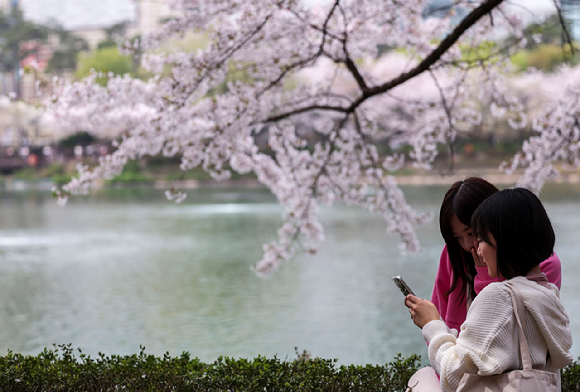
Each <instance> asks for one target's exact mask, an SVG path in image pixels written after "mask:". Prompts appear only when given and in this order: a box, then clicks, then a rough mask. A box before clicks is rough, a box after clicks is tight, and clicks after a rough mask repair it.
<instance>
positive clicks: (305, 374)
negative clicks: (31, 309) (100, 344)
mask: <svg viewBox="0 0 580 392" xmlns="http://www.w3.org/2000/svg"><path fill="white" fill-rule="evenodd" d="M75 351H77V350H73V349H72V348H71V346H70V345H60V346H55V349H54V350H48V349H44V351H43V352H41V353H40V354H39V355H38V356H29V355H26V356H25V355H22V354H16V353H13V352H12V351H8V354H7V355H6V356H4V357H0V390H2V391H15V392H20V391H22V392H25V391H26V392H27V391H49V392H57V391H87V392H92V391H95V392H96V391H99V392H104V391H151V392H153V391H155V392H157V391H196V392H197V391H204V392H205V391H212V392H213V391H223V392H226V391H230V392H237V391H276V392H290V391H330V392H346V391H349V392H355V391H384V392H403V391H405V389H406V385H407V382H408V380H409V378H410V377H411V375H412V374H413V373H414V372H415V371H417V369H418V367H419V365H420V362H421V360H420V357H419V356H417V355H411V356H410V357H408V358H403V357H402V356H401V355H400V354H399V355H397V356H396V357H395V358H394V360H393V362H390V363H387V364H385V365H384V366H381V365H365V366H359V365H349V366H344V365H342V366H337V365H336V360H329V359H321V358H310V356H309V355H308V353H306V352H304V353H303V354H298V353H297V354H298V357H297V358H296V359H295V360H293V361H281V360H280V359H278V358H276V357H274V358H265V357H262V356H258V357H257V358H255V359H243V358H240V359H233V358H228V357H220V358H218V359H217V360H216V361H215V362H214V363H211V364H206V363H203V362H201V361H200V360H199V359H197V358H191V357H190V355H189V354H188V353H186V352H184V353H183V354H181V356H179V357H171V356H169V353H166V354H165V355H163V357H156V356H154V355H149V354H145V348H144V347H141V352H140V353H139V354H133V355H128V356H119V355H112V356H110V357H108V356H105V355H104V354H101V353H99V355H98V357H97V358H95V359H93V358H91V357H90V356H88V355H85V354H83V353H82V352H81V351H80V349H78V357H75ZM562 391H563V392H573V391H580V364H579V363H578V361H576V362H574V363H573V364H572V365H570V366H568V367H567V368H565V369H563V371H562Z"/></svg>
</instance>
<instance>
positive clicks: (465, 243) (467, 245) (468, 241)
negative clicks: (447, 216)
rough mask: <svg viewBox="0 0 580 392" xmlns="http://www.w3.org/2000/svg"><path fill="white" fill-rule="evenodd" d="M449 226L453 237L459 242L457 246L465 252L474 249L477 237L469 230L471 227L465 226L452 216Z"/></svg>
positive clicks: (455, 216)
mask: <svg viewBox="0 0 580 392" xmlns="http://www.w3.org/2000/svg"><path fill="white" fill-rule="evenodd" d="M449 223H450V225H451V232H452V233H453V237H454V238H455V239H456V240H457V242H459V245H460V246H461V247H462V248H463V249H464V250H465V251H467V252H471V249H473V247H474V243H475V241H477V236H476V235H475V234H474V233H473V230H471V227H469V226H465V225H464V224H463V223H461V221H460V220H459V218H458V217H457V215H453V218H451V221H450V222H449Z"/></svg>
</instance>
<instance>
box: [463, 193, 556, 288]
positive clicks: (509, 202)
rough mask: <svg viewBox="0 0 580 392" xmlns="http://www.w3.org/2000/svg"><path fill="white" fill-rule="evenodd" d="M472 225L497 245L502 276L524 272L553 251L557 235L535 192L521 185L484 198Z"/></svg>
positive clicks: (478, 233)
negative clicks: (491, 238) (492, 239)
mask: <svg viewBox="0 0 580 392" xmlns="http://www.w3.org/2000/svg"><path fill="white" fill-rule="evenodd" d="M471 227H473V229H474V230H475V232H476V233H477V235H478V236H479V238H481V239H482V240H483V241H485V242H486V243H488V244H491V241H490V236H489V234H491V235H492V236H493V238H494V240H495V243H496V249H497V271H498V273H499V274H500V275H501V276H502V277H504V278H505V279H511V278H514V277H516V276H525V275H527V274H528V272H530V271H531V270H532V269H533V268H534V267H535V266H537V265H539V264H540V263H541V262H542V261H544V260H546V259H547V258H548V257H550V256H551V255H552V253H554V243H555V241H556V236H555V235H554V229H553V228H552V223H551V222H550V218H549V217H548V214H547V213H546V210H545V209H544V206H543V205H542V202H541V201H540V199H538V197H537V196H536V195H534V194H533V193H532V192H530V191H529V190H527V189H524V188H510V189H504V190H502V191H500V192H498V193H496V194H495V195H493V196H490V197H489V198H488V199H487V200H485V201H484V202H483V203H482V204H481V205H480V206H479V207H478V208H477V210H476V211H475V213H474V214H473V218H472V225H471Z"/></svg>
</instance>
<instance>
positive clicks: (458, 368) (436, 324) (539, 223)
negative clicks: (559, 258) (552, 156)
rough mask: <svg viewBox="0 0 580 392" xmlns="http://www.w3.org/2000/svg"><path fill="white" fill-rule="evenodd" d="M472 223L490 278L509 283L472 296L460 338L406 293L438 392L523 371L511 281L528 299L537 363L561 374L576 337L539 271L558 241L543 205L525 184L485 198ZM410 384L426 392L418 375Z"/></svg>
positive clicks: (527, 333)
mask: <svg viewBox="0 0 580 392" xmlns="http://www.w3.org/2000/svg"><path fill="white" fill-rule="evenodd" d="M471 223H472V224H471V227H473V228H474V229H475V231H476V233H477V235H478V237H479V239H478V242H479V245H478V249H477V253H478V255H479V256H480V257H481V258H482V259H483V261H484V262H485V263H486V265H487V269H488V272H489V275H490V276H491V277H500V278H501V280H504V281H502V282H498V283H492V284H490V285H489V286H487V287H486V288H485V289H483V290H482V291H481V292H480V293H479V295H478V296H477V297H476V298H475V299H474V301H473V303H472V304H471V306H470V308H469V310H468V313H467V319H466V320H465V323H464V324H463V325H462V326H461V329H460V332H459V336H456V335H455V334H454V333H453V332H452V331H451V330H450V329H449V328H448V327H447V326H446V325H445V323H444V322H443V321H441V319H440V316H439V313H438V311H437V308H436V307H435V305H433V303H431V302H430V301H427V300H423V299H420V298H417V297H415V296H413V295H408V296H407V297H406V298H405V305H406V306H407V307H408V308H409V311H410V313H411V317H412V319H413V322H414V323H415V324H416V325H417V326H418V327H419V328H421V329H422V332H423V337H424V338H425V340H426V341H427V342H428V343H429V360H430V361H431V366H432V367H433V369H434V370H435V371H436V372H437V374H439V375H440V388H441V390H442V391H445V392H447V391H455V390H456V389H457V387H458V385H459V382H460V381H461V379H462V377H463V375H464V374H478V375H480V376H488V375H490V376H491V375H494V374H501V373H504V372H506V371H509V370H515V369H521V366H522V365H521V359H520V349H519V340H518V333H517V330H518V327H517V322H516V319H515V315H514V311H513V306H512V301H511V295H510V290H509V288H508V287H507V285H506V281H508V280H509V282H510V283H511V284H513V285H515V286H516V287H517V288H518V289H519V290H520V291H521V293H522V297H523V299H524V304H525V308H526V312H525V315H526V322H527V323H526V324H527V328H526V331H525V337H526V339H527V342H528V345H529V349H530V354H531V358H532V365H533V368H534V369H542V370H548V371H552V372H554V373H559V369H561V368H563V367H565V366H567V365H569V364H570V363H572V361H573V357H572V355H571V354H570V347H571V346H572V334H571V332H570V328H569V318H568V315H567V314H566V311H565V310H564V307H563V306H562V303H561V302H560V295H559V291H558V289H557V287H556V286H555V285H553V284H552V283H548V280H547V278H546V276H545V274H543V273H542V272H541V271H540V266H539V264H540V262H542V261H543V260H545V259H546V258H548V257H549V256H550V255H551V254H552V253H553V251H554V242H555V236H554V230H553V229H552V225H551V223H550V219H549V218H548V215H547V214H546V211H545V209H544V207H543V206H542V203H541V202H540V201H539V199H538V198H537V197H536V196H535V195H534V194H533V193H531V192H530V191H528V190H526V189H523V188H512V189H505V190H503V191H500V192H499V193H496V194H495V195H493V196H491V197H489V198H488V199H487V200H485V201H484V202H483V203H482V204H481V205H480V206H479V207H478V209H477V210H476V211H475V213H474V215H473V219H472V222H471ZM435 380H436V379H435ZM413 381H414V383H415V384H413V385H411V383H410V386H415V387H416V388H414V389H412V390H413V391H423V390H425V389H422V388H421V387H420V386H419V385H418V383H417V381H419V383H420V381H421V380H416V379H415V380H413ZM426 384H428V382H427V383H426V382H423V386H425V385H426ZM436 387H437V388H438V387H439V386H438V385H437V386H436ZM426 390H429V389H426ZM435 390H436V389H435Z"/></svg>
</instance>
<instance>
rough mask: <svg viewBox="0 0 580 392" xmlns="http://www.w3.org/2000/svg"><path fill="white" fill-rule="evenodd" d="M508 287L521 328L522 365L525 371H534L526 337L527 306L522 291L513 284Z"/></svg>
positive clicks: (519, 332) (508, 284) (519, 333)
mask: <svg viewBox="0 0 580 392" xmlns="http://www.w3.org/2000/svg"><path fill="white" fill-rule="evenodd" d="M507 286H508V287H509V288H510V291H511V297H512V305H513V307H514V314H515V316H516V321H517V322H518V327H519V331H518V335H519V340H520V355H521V358H522V365H523V367H524V370H532V357H531V355H530V348H529V346H528V342H527V340H526V336H525V335H524V331H525V330H526V311H525V309H526V306H525V305H524V299H523V297H522V293H521V292H520V290H519V289H518V288H517V287H516V286H515V285H514V284H513V283H509V282H508V283H507Z"/></svg>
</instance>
